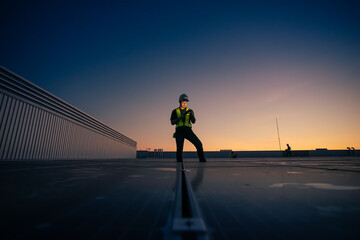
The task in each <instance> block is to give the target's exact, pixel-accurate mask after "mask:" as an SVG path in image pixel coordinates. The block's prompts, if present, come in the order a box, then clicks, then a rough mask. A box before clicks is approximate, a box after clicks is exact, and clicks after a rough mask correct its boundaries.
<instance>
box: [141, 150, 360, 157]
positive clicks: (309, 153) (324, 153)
mask: <svg viewBox="0 0 360 240" xmlns="http://www.w3.org/2000/svg"><path fill="white" fill-rule="evenodd" d="M230 153H231V152H230V151H205V157H206V158H230ZM234 153H235V154H236V155H237V158H259V157H285V154H284V151H234ZM331 156H334V157H335V156H360V151H359V150H355V151H349V150H294V151H291V157H331ZM183 157H184V158H197V153H196V152H195V151H191V152H184V153H183ZM137 158H176V152H173V151H168V152H162V154H161V155H159V154H158V153H156V152H152V151H137Z"/></svg>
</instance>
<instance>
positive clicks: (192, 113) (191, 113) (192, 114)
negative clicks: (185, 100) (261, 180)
mask: <svg viewBox="0 0 360 240" xmlns="http://www.w3.org/2000/svg"><path fill="white" fill-rule="evenodd" d="M186 112H188V113H190V115H191V116H194V111H193V110H191V109H189V110H187V111H186Z"/></svg>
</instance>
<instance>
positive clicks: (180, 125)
mask: <svg viewBox="0 0 360 240" xmlns="http://www.w3.org/2000/svg"><path fill="white" fill-rule="evenodd" d="M187 110H189V109H188V108H186V109H185V111H187ZM176 115H177V117H178V118H179V117H181V112H180V108H177V109H176ZM182 126H185V127H191V123H190V113H188V114H186V116H185V122H183V120H182V119H181V120H180V121H179V122H178V123H177V124H176V127H182Z"/></svg>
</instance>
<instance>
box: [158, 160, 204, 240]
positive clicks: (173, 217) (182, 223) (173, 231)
mask: <svg viewBox="0 0 360 240" xmlns="http://www.w3.org/2000/svg"><path fill="white" fill-rule="evenodd" d="M176 174H177V176H176V189H175V199H174V202H173V204H172V208H171V209H170V214H169V218H168V223H167V227H166V229H165V235H164V239H171V240H172V239H199V240H200V239H201V240H202V239H209V233H208V230H207V227H206V225H205V222H204V220H203V218H202V216H201V213H200V210H199V207H198V204H197V201H196V198H195V195H194V192H193V190H192V188H191V184H190V182H189V180H188V177H187V174H186V169H185V167H184V164H183V163H178V165H177V171H176Z"/></svg>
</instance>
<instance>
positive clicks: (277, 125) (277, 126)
mask: <svg viewBox="0 0 360 240" xmlns="http://www.w3.org/2000/svg"><path fill="white" fill-rule="evenodd" d="M276 129H277V133H278V139H279V148H280V151H281V144H280V134H279V124H278V120H277V118H276Z"/></svg>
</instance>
